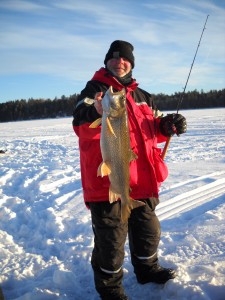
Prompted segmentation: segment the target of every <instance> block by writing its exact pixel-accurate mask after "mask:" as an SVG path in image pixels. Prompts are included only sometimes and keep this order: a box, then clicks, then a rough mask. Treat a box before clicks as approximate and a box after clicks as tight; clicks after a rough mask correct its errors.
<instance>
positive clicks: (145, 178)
mask: <svg viewBox="0 0 225 300" xmlns="http://www.w3.org/2000/svg"><path fill="white" fill-rule="evenodd" d="M110 85H112V86H113V88H114V90H121V89H122V88H125V89H126V99H127V111H128V123H129V130H130V144H131V149H132V150H133V151H134V152H135V153H136V154H137V156H138V158H137V159H136V160H133V161H132V162H131V163H130V188H131V192H130V196H131V197H132V198H134V199H146V198H150V197H156V198H158V188H159V184H160V182H162V181H163V180H165V178H166V177H167V175H168V171H167V167H166V165H165V164H164V162H163V161H162V160H161V158H160V153H161V150H160V149H158V148H157V143H160V142H164V141H165V140H166V137H165V136H163V135H162V134H161V133H160V131H159V122H160V118H156V117H155V116H154V114H155V111H154V110H153V108H154V107H153V105H154V104H153V102H152V99H151V95H150V94H148V93H147V92H145V91H144V90H142V89H140V88H138V87H137V86H138V84H137V83H136V82H135V81H134V80H133V81H132V83H131V84H129V85H128V86H123V85H122V84H120V83H119V82H118V81H117V80H116V79H115V78H114V77H113V76H112V75H111V74H109V72H108V71H107V70H106V69H104V68H101V69H100V70H99V71H97V72H96V73H95V75H94V77H93V78H92V80H91V81H89V82H88V83H87V85H86V87H85V89H84V90H83V91H82V92H81V94H80V96H79V98H78V102H77V105H76V108H75V110H74V114H73V115H74V119H73V128H74V131H75V133H76V134H77V136H78V137H79V147H80V165H81V179H82V186H83V194H84V201H85V202H86V203H87V204H88V202H93V201H94V202H96V201H108V193H109V179H108V177H107V176H106V177H103V178H102V177H97V169H98V166H99V165H100V163H101V162H102V155H101V150H100V132H101V126H99V127H98V128H94V129H93V128H89V125H90V124H91V123H92V122H93V121H94V120H95V119H97V118H99V117H100V115H99V114H98V113H97V111H96V109H95V107H94V105H93V103H94V101H92V100H91V99H94V96H95V94H96V93H97V92H100V91H102V92H103V93H105V92H106V90H107V89H108V88H109V86H110ZM118 172H119V170H118Z"/></svg>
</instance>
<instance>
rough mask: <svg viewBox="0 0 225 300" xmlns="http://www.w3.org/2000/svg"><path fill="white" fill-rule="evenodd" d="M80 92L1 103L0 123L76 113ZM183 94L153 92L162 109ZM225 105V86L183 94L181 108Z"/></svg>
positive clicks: (174, 104)
mask: <svg viewBox="0 0 225 300" xmlns="http://www.w3.org/2000/svg"><path fill="white" fill-rule="evenodd" d="M78 96H79V95H78V94H74V95H72V96H69V97H66V96H64V95H63V96H62V97H61V98H55V99H54V100H51V99H33V98H30V99H28V100H24V99H21V100H15V101H9V102H6V103H0V122H10V121H21V120H33V119H45V118H57V117H66V116H72V113H73V110H74V107H75V104H76V101H77V97H78ZM181 96H182V93H175V94H173V95H170V96H168V95H165V94H155V95H153V97H154V101H155V103H156V105H157V107H158V108H159V109H160V110H161V111H164V110H174V111H176V109H177V105H178V102H179V100H180V99H181ZM213 107H225V89H223V90H211V91H209V92H203V91H201V92H198V91H197V90H194V91H192V92H187V93H185V94H184V96H183V101H182V103H181V105H180V109H181V110H182V109H197V108H213Z"/></svg>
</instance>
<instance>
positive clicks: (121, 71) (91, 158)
mask: <svg viewBox="0 0 225 300" xmlns="http://www.w3.org/2000/svg"><path fill="white" fill-rule="evenodd" d="M133 50H134V48H133V46H132V45H131V44H130V43H128V42H126V41H120V40H116V41H114V42H113V43H112V44H111V46H110V48H109V50H108V52H107V54H106V56H105V59H104V64H105V67H104V68H101V69H100V70H99V71H97V72H96V73H95V74H94V76H93V78H92V79H91V80H90V81H88V83H87V85H86V87H85V88H84V89H83V90H82V91H81V94H80V95H79V97H78V102H77V104H76V107H75V110H74V114H73V116H74V119H73V127H74V130H75V133H76V134H77V136H78V137H79V147H80V163H81V177H82V186H83V194H84V201H85V204H86V205H87V207H89V208H90V211H91V216H92V225H93V232H94V237H95V240H94V243H95V244H94V249H93V253H92V260H91V263H92V267H93V271H94V280H95V287H96V290H97V291H98V293H99V295H100V297H101V299H102V300H128V297H127V295H126V294H125V291H124V288H123V286H122V279H123V269H122V265H123V260H124V245H125V241H126V237H127V234H128V238H129V246H130V253H131V262H132V264H133V267H134V272H135V274H136V277H137V281H138V282H139V283H140V284H145V283H148V282H154V283H158V284H162V283H165V282H167V281H168V280H170V279H174V278H175V276H176V274H175V270H173V269H170V268H164V267H162V266H160V264H159V260H158V254H157V249H158V245H159V241H160V223H159V220H158V218H157V216H156V214H155V207H156V205H157V204H158V203H159V199H158V197H159V195H158V194H159V185H160V183H161V182H163V181H164V180H165V179H166V177H167V175H168V173H167V168H166V165H165V163H164V162H163V160H162V159H161V156H160V155H161V152H160V149H159V148H157V143H161V142H165V141H166V139H167V138H168V137H170V136H172V135H173V134H174V133H176V134H182V133H185V132H186V130H187V124H186V119H185V118H184V117H183V116H182V115H180V114H169V115H167V116H165V117H158V116H159V111H158V110H157V108H156V106H155V105H154V103H153V100H152V97H151V95H150V94H149V93H148V92H146V91H144V90H142V89H141V88H139V87H138V84H137V83H136V81H135V80H134V79H133V78H132V69H133V68H134V65H135V59H134V55H133ZM109 86H112V87H113V90H114V91H121V90H122V89H125V90H126V104H127V110H128V123H129V133H130V143H131V149H132V151H133V152H134V153H135V154H136V155H137V159H135V160H134V161H132V162H131V163H130V188H131V189H130V190H131V192H130V196H131V197H132V198H133V199H135V200H139V201H142V202H143V203H144V204H145V205H144V206H141V207H138V208H135V209H133V210H132V211H131V215H130V218H129V219H128V221H127V222H125V223H123V222H122V221H121V203H120V201H116V202H114V203H112V204H111V203H109V180H108V177H103V178H101V177H97V169H98V166H99V165H100V163H101V161H102V155H101V150H100V132H101V127H98V128H94V129H93V128H89V126H90V124H91V123H92V122H94V121H95V120H96V119H98V118H99V117H101V115H102V107H101V99H102V97H103V96H104V94H105V92H106V91H107V90H108V88H109ZM92 99H93V100H92ZM118 172H119V170H118Z"/></svg>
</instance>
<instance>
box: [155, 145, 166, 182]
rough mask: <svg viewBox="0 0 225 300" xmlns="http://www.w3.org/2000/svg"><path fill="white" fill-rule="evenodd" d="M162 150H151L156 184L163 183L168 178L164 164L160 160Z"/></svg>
mask: <svg viewBox="0 0 225 300" xmlns="http://www.w3.org/2000/svg"><path fill="white" fill-rule="evenodd" d="M161 152H162V150H161V149H160V148H153V159H154V167H155V174H156V179H157V181H158V182H163V181H165V180H166V178H167V177H168V173H169V172H168V168H167V165H166V164H165V162H164V161H163V160H162V158H161Z"/></svg>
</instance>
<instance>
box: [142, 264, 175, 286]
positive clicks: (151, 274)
mask: <svg viewBox="0 0 225 300" xmlns="http://www.w3.org/2000/svg"><path fill="white" fill-rule="evenodd" d="M136 276H137V281H138V282H139V283H141V284H145V283H148V282H154V283H159V284H160V283H166V282H167V281H168V280H170V279H174V278H175V277H176V272H175V270H173V269H166V268H163V267H161V266H160V265H158V264H156V265H154V266H153V267H151V268H150V269H148V270H143V272H138V273H136Z"/></svg>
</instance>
